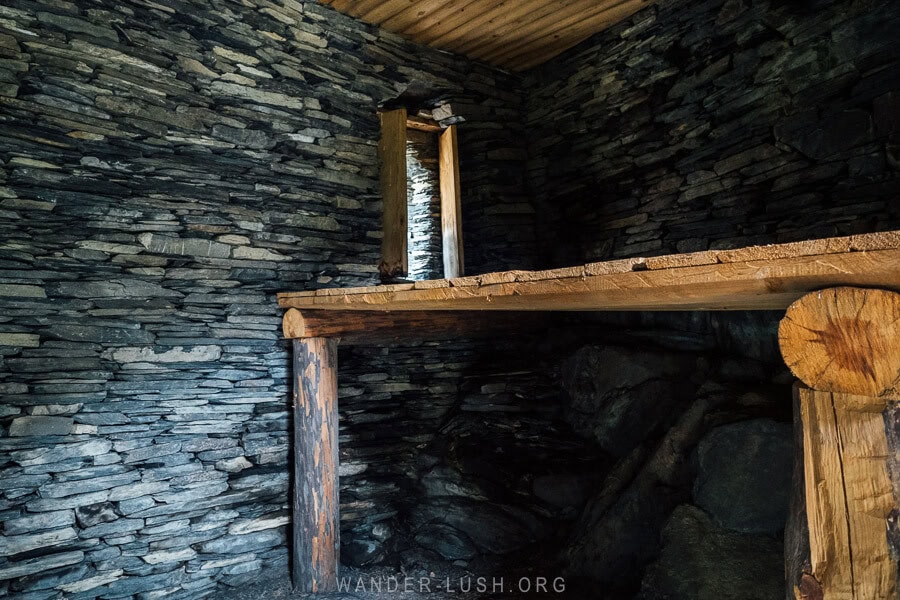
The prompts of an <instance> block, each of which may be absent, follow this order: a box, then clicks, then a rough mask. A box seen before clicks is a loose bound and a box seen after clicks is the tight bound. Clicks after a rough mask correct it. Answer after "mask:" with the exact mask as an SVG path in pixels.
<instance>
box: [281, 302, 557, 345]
mask: <svg viewBox="0 0 900 600" xmlns="http://www.w3.org/2000/svg"><path fill="white" fill-rule="evenodd" d="M551 322H552V319H550V318H549V317H548V315H544V314H541V313H534V312H527V313H519V312H508V313H503V314H499V315H498V314H497V313H495V312H487V311H483V312H471V311H462V312H460V311H440V312H431V311H402V312H373V311H349V312H348V311H340V312H338V311H333V310H303V311H302V312H301V311H299V310H297V309H296V308H291V309H288V310H287V312H285V314H284V320H283V322H282V331H283V332H284V337H285V338H289V339H297V338H307V337H329V338H340V341H341V344H386V343H393V342H400V341H409V340H438V339H456V338H464V337H465V338H475V337H483V336H492V335H497V334H498V333H502V332H504V331H513V332H517V331H528V332H532V331H534V330H535V329H538V328H541V327H545V326H548V325H549V324H550V323H551Z"/></svg>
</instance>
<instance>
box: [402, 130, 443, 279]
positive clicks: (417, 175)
mask: <svg viewBox="0 0 900 600" xmlns="http://www.w3.org/2000/svg"><path fill="white" fill-rule="evenodd" d="M406 136H407V138H406V175H407V182H406V199H407V204H406V207H407V211H406V212H407V223H408V224H407V229H408V230H409V235H408V236H407V243H408V248H409V250H408V253H409V271H408V273H407V279H415V280H419V279H441V278H442V277H443V276H444V261H443V246H442V236H441V187H440V186H441V184H440V174H439V170H438V136H437V135H436V134H435V133H433V132H429V131H419V130H416V129H408V130H407V131H406Z"/></svg>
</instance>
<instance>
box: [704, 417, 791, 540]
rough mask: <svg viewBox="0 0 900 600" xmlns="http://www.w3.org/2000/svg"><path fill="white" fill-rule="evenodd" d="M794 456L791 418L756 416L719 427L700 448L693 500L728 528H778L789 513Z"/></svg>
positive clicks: (768, 530) (748, 530)
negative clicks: (780, 420)
mask: <svg viewBox="0 0 900 600" xmlns="http://www.w3.org/2000/svg"><path fill="white" fill-rule="evenodd" d="M792 456H793V433H792V427H791V426H790V425H789V424H784V423H776V422H774V421H771V420H768V419H754V420H751V421H743V422H740V423H734V424H731V425H723V426H722V427H718V428H716V429H714V430H712V431H711V432H710V433H709V434H708V435H707V436H706V437H704V438H703V440H701V441H700V444H699V445H698V448H697V462H698V473H697V479H696V481H695V482H694V501H695V502H696V503H697V505H698V506H700V507H701V508H703V509H704V510H705V511H707V512H708V513H709V514H710V515H711V516H712V518H713V519H714V520H715V521H716V522H717V523H718V524H719V525H721V526H723V527H725V528H727V529H732V530H734V531H740V532H745V533H772V534H773V533H776V532H778V531H780V530H782V529H784V523H785V520H786V519H787V511H788V504H789V501H790V490H791V473H792V470H793V462H792V458H791V457H792Z"/></svg>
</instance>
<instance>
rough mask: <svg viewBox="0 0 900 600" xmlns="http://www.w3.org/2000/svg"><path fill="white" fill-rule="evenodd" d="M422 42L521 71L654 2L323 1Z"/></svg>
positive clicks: (608, 0) (619, 0) (521, 0)
mask: <svg viewBox="0 0 900 600" xmlns="http://www.w3.org/2000/svg"><path fill="white" fill-rule="evenodd" d="M319 1H320V2H321V3H322V4H326V5H330V6H331V7H332V8H334V9H335V10H338V11H340V12H343V13H345V14H348V15H351V16H353V17H357V18H359V19H362V20H363V21H365V22H367V23H371V24H373V25H378V26H380V27H382V28H384V29H385V30H387V31H392V32H394V33H399V34H401V35H404V36H406V37H407V38H409V39H411V40H413V41H414V42H418V43H420V44H425V45H429V46H433V47H435V48H440V49H441V50H450V51H452V52H457V53H460V54H464V55H466V56H469V57H470V58H476V59H480V60H484V61H486V62H488V63H491V64H494V65H497V66H500V67H503V68H506V69H511V70H516V71H520V70H523V69H526V68H530V67H532V66H535V65H538V64H541V63H544V62H546V61H548V60H550V59H551V58H553V57H554V56H557V55H559V54H560V53H561V52H563V51H565V50H567V49H569V48H571V47H572V46H575V45H576V44H578V43H579V42H582V41H584V40H585V39H587V38H588V37H590V36H591V35H593V34H595V33H597V32H599V31H602V30H603V29H606V28H607V27H609V26H611V25H614V24H615V23H617V22H619V21H621V20H622V19H624V18H626V17H628V16H629V15H631V14H632V13H634V12H635V11H637V10H639V9H640V8H643V7H644V6H649V5H650V4H652V3H653V1H654V0H624V1H623V0H601V1H600V2H594V1H591V0H516V1H515V2H513V1H511V0H442V1H438V0H383V1H381V2H376V1H374V0H360V1H357V2H351V1H348V0H319Z"/></svg>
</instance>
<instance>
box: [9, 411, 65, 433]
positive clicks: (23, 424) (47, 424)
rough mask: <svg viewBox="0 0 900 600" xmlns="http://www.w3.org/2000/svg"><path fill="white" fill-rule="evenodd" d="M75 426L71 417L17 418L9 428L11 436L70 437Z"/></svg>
mask: <svg viewBox="0 0 900 600" xmlns="http://www.w3.org/2000/svg"><path fill="white" fill-rule="evenodd" d="M73 425H74V421H73V420H72V419H71V418H69V417H33V416H32V417H17V418H15V419H13V421H12V423H11V424H10V426H9V436H10V437H28V436H37V435H69V434H70V433H72V427H73Z"/></svg>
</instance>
